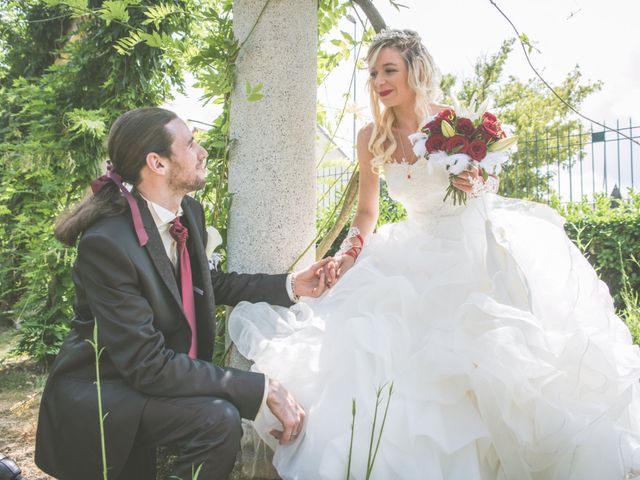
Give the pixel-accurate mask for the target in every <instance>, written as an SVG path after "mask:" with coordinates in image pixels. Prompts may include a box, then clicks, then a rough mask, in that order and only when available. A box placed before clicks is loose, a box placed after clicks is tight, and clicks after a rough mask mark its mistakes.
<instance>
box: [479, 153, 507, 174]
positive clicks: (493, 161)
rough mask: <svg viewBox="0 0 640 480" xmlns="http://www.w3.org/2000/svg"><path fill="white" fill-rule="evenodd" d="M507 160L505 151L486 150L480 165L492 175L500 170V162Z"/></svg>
mask: <svg viewBox="0 0 640 480" xmlns="http://www.w3.org/2000/svg"><path fill="white" fill-rule="evenodd" d="M507 160H509V155H508V154H507V153H506V152H488V153H487V156H486V157H484V158H483V159H482V161H481V162H480V167H481V168H482V169H483V170H485V171H487V172H489V173H492V174H494V175H497V174H499V173H500V172H501V171H502V164H504V163H506V162H507Z"/></svg>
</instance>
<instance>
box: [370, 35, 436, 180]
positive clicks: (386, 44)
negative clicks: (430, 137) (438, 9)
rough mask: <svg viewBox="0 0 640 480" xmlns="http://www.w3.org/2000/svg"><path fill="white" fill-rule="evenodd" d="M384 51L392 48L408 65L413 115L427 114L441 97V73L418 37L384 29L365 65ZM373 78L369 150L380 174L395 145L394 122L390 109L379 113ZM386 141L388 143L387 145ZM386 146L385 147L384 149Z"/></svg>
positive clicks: (371, 63)
mask: <svg viewBox="0 0 640 480" xmlns="http://www.w3.org/2000/svg"><path fill="white" fill-rule="evenodd" d="M383 48H395V49H396V50H398V51H399V52H400V54H401V55H402V58H404V61H405V63H406V65H407V70H408V82H409V87H410V88H411V89H412V90H413V91H414V92H415V94H416V106H415V110H416V114H417V116H418V118H420V119H422V118H425V117H426V116H427V114H428V112H429V104H430V103H431V102H434V101H436V100H438V99H439V98H440V96H441V91H440V88H439V83H440V72H439V70H438V68H437V67H436V65H435V62H434V61H433V58H432V57H431V54H430V53H429V52H428V51H427V48H426V47H425V46H424V45H423V44H422V41H421V39H420V36H419V35H418V34H417V33H416V32H414V31H413V30H383V31H382V32H380V33H379V34H378V35H376V36H375V37H374V38H373V41H372V42H371V45H370V46H369V51H368V52H367V63H368V64H369V65H373V64H375V62H376V59H377V58H378V54H379V53H380V51H381V50H382V49H383ZM372 80H373V79H372V78H371V77H369V80H368V82H367V87H368V88H369V99H370V101H371V112H372V114H373V130H372V132H371V138H370V139H369V144H368V148H369V151H370V152H371V153H372V154H373V160H372V161H371V167H372V169H373V171H374V172H376V173H379V172H380V170H381V168H382V167H383V165H384V164H385V163H388V162H392V161H393V160H392V159H391V154H392V153H393V152H394V151H395V149H396V147H397V146H398V142H397V141H396V139H395V137H394V135H393V133H392V131H391V127H392V125H393V123H394V122H395V120H396V117H395V113H394V110H393V107H391V108H385V109H384V110H381V108H380V100H379V98H378V94H377V93H376V92H375V89H374V88H372ZM387 142H388V143H387ZM385 143H387V147H386V148H385Z"/></svg>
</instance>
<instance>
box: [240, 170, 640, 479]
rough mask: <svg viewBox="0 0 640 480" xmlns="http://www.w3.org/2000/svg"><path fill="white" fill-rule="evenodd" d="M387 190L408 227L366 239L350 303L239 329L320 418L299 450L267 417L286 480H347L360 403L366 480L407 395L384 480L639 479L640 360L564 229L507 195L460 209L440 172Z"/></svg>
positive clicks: (262, 425) (402, 176)
mask: <svg viewBox="0 0 640 480" xmlns="http://www.w3.org/2000/svg"><path fill="white" fill-rule="evenodd" d="M408 169H410V170H411V175H410V176H409V175H407V173H408ZM385 177H386V180H387V182H388V187H389V192H390V194H391V196H392V197H393V198H394V199H395V200H397V201H399V202H401V203H402V204H403V205H404V206H405V208H406V209H407V212H408V220H406V221H403V222H400V223H397V224H389V225H385V226H383V227H382V228H380V229H379V231H378V232H377V233H375V234H373V235H370V236H369V237H367V238H366V241H365V248H364V250H363V251H362V254H361V255H360V257H359V258H358V261H357V263H356V264H355V266H354V267H353V268H352V269H351V270H349V271H348V272H347V273H346V274H345V275H344V277H343V278H342V279H341V280H340V281H339V282H338V283H337V284H336V285H335V286H334V288H332V289H331V290H330V291H328V292H327V293H325V295H324V296H322V297H321V298H319V299H304V300H303V301H302V302H300V303H298V304H297V305H294V306H293V307H291V308H290V309H285V308H282V307H271V306H269V305H267V304H264V303H260V304H250V303H246V302H243V303H241V304H240V305H238V306H237V307H236V308H235V309H234V310H233V313H232V315H231V317H230V320H229V322H230V323H229V331H230V334H231V337H232V339H233V341H234V342H235V344H236V345H237V347H238V349H239V351H240V352H241V353H242V354H243V355H245V356H246V357H247V358H249V359H251V360H253V361H254V362H255V364H254V367H253V368H254V369H255V370H257V371H261V372H264V373H266V374H267V375H269V376H271V377H273V378H276V379H278V380H280V381H281V382H282V383H283V384H284V385H285V386H286V387H287V388H288V389H289V390H290V391H291V392H292V394H293V395H294V396H295V397H296V398H297V399H298V400H299V401H300V402H301V403H302V404H303V405H304V407H305V410H306V412H307V418H306V422H305V426H304V429H303V432H302V434H301V436H300V437H299V438H298V439H297V440H296V441H295V442H293V443H292V444H290V445H287V446H282V447H281V446H277V444H276V443H275V441H274V439H273V438H272V437H271V436H270V435H269V433H268V432H269V431H270V430H271V429H272V428H276V427H278V426H279V424H278V422H277V421H276V420H275V418H274V417H273V416H271V414H270V412H269V411H268V409H267V408H264V409H262V411H261V414H260V416H259V417H258V418H257V419H256V421H255V427H256V429H257V430H258V432H259V433H260V435H261V436H262V437H263V439H264V440H265V441H267V443H269V444H270V445H271V446H272V447H273V448H275V455H274V465H275V466H276V468H277V470H278V472H279V473H280V475H281V476H282V477H283V478H285V479H303V480H313V479H331V480H333V479H336V480H339V479H345V478H346V472H347V462H348V452H349V443H350V435H351V424H352V399H355V404H356V415H355V430H354V439H353V451H352V455H351V458H352V460H351V469H350V471H351V476H350V478H354V479H364V478H365V472H366V468H367V458H368V456H369V450H370V441H371V425H372V421H373V418H374V411H375V406H376V390H377V389H379V388H380V387H383V386H385V387H384V389H383V393H382V396H381V398H380V408H379V409H378V416H377V429H378V428H379V426H380V424H381V421H382V416H383V414H384V408H385V405H386V401H387V393H388V387H389V385H390V384H391V382H393V393H392V395H391V397H390V403H389V410H388V414H387V418H386V424H385V427H384V430H383V432H382V436H381V441H380V446H379V449H378V453H377V457H376V459H375V463H374V465H373V471H372V475H371V478H372V479H379V480H380V479H381V480H393V479H428V480H437V479H445V480H454V479H459V480H472V479H485V480H486V479H512V480H525V479H540V480H543V479H544V480H567V479H576V480H584V479H593V480H606V479H612V480H614V479H615V480H621V479H624V478H635V476H636V475H637V474H638V473H637V472H638V471H640V442H639V438H640V436H639V435H638V432H640V409H639V407H640V398H639V393H640V392H639V390H638V388H639V383H638V380H639V378H640V353H639V351H638V347H637V346H635V345H633V344H632V341H631V336H630V334H629V331H628V329H627V328H626V326H625V325H624V324H623V322H622V321H621V320H620V319H619V318H618V317H617V316H616V315H615V314H614V308H613V304H612V299H611V297H610V295H609V292H608V289H607V287H606V285H605V284H604V283H602V282H601V281H600V280H599V279H598V278H597V276H596V273H595V272H594V270H593V269H592V268H591V266H590V265H589V263H588V262H587V260H586V259H585V258H584V257H583V256H582V255H581V254H580V252H579V250H578V249H577V248H576V247H575V246H574V245H573V244H572V243H571V241H570V240H569V239H568V237H567V236H566V235H565V233H564V230H563V219H562V218H561V217H560V216H559V215H558V214H557V213H556V212H555V211H553V210H552V209H550V208H549V207H547V206H545V205H540V204H537V203H531V202H527V201H520V200H514V199H508V198H502V197H499V196H497V195H493V194H485V195H483V196H481V197H479V198H476V199H471V200H469V201H468V203H467V205H466V206H457V207H454V206H452V205H450V204H449V201H447V204H443V202H442V198H443V196H444V192H445V189H446V186H447V184H448V175H447V172H446V171H445V170H444V168H443V167H437V166H433V165H429V162H428V161H427V160H424V159H421V160H419V161H418V162H417V163H416V164H414V165H412V166H411V167H409V166H407V165H406V164H390V165H387V166H386V167H385ZM409 177H410V178H409ZM376 441H377V433H376V435H375V437H374V447H373V449H374V450H375V444H376Z"/></svg>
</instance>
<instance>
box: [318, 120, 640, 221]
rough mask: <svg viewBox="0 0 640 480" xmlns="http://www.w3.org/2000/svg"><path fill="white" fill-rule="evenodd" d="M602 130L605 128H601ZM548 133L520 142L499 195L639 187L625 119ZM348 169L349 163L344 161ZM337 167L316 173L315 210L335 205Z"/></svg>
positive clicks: (544, 197)
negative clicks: (601, 124) (316, 192)
mask: <svg viewBox="0 0 640 480" xmlns="http://www.w3.org/2000/svg"><path fill="white" fill-rule="evenodd" d="M603 125H605V126H606V125H607V124H606V123H603ZM609 126H610V127H612V128H614V129H615V131H611V130H605V129H603V128H602V127H601V126H598V125H591V126H590V127H589V128H588V129H586V128H583V127H582V126H579V127H577V128H576V129H573V130H569V129H566V128H565V129H563V130H560V129H559V128H558V129H548V130H545V131H543V132H536V133H534V134H532V135H528V136H525V137H524V138H520V140H519V142H518V150H517V152H515V153H514V154H513V155H512V158H511V161H510V162H509V163H507V164H506V165H505V168H504V170H503V172H502V174H501V176H500V178H501V184H502V186H501V193H502V194H503V195H505V196H509V197H518V198H529V199H533V200H537V201H541V202H550V201H551V199H552V198H558V199H559V200H560V202H562V203H568V202H575V201H580V200H582V199H586V200H587V201H591V200H592V199H593V197H594V195H596V194H605V195H614V196H618V195H619V196H622V197H624V196H626V194H627V192H628V190H629V189H638V188H639V187H640V165H635V163H637V162H640V145H638V144H637V143H634V142H633V141H632V140H629V139H628V138H625V137H624V136H623V135H621V134H620V133H623V134H625V135H627V136H628V137H631V138H632V139H634V140H635V141H639V140H640V125H634V124H633V121H632V119H631V118H629V119H628V120H626V121H624V122H621V121H620V120H617V121H616V123H615V125H609ZM346 163H347V164H349V161H347V162H346ZM350 174H351V172H350V168H348V167H345V166H343V165H339V166H332V167H331V168H319V169H318V193H319V195H318V208H319V209H323V208H326V207H327V206H328V205H330V204H332V203H333V202H335V201H336V200H338V198H339V195H340V193H341V192H342V190H343V189H344V187H345V185H346V184H347V182H348V181H349V177H350Z"/></svg>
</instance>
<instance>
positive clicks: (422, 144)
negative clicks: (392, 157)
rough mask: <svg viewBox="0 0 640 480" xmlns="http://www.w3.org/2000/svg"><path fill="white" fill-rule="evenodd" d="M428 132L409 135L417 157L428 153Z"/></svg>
mask: <svg viewBox="0 0 640 480" xmlns="http://www.w3.org/2000/svg"><path fill="white" fill-rule="evenodd" d="M427 138H428V137H427V134H426V133H423V132H416V133H412V134H411V135H409V141H410V142H411V145H412V147H413V153H415V154H416V156H417V157H424V156H425V155H426V153H427Z"/></svg>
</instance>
